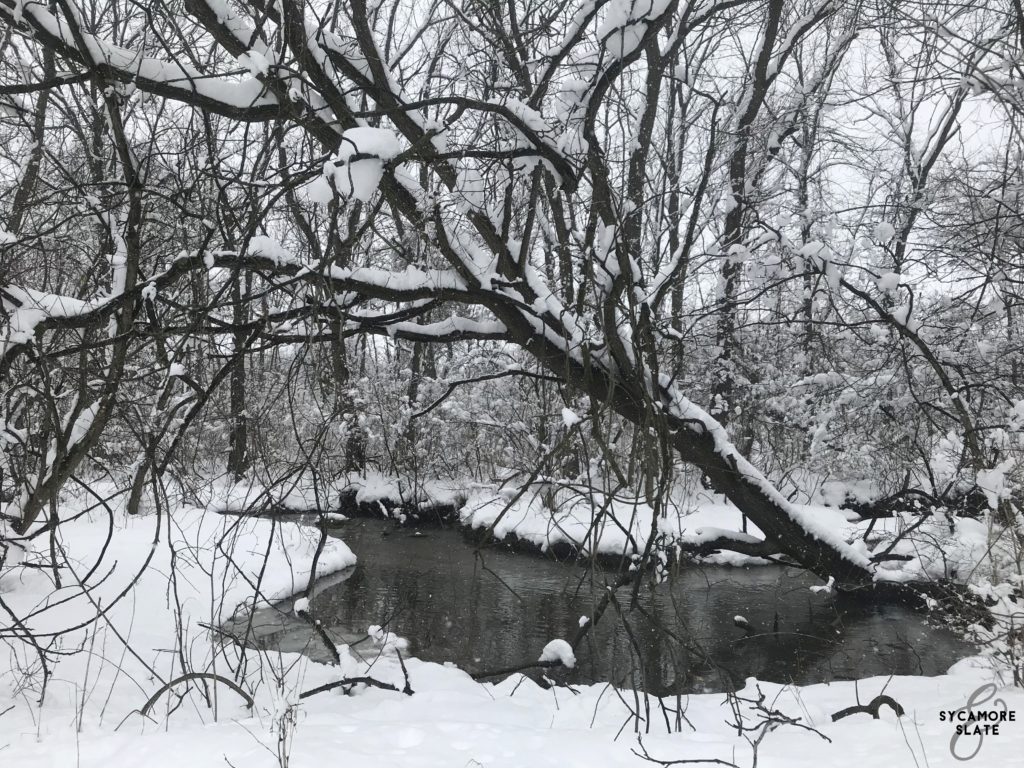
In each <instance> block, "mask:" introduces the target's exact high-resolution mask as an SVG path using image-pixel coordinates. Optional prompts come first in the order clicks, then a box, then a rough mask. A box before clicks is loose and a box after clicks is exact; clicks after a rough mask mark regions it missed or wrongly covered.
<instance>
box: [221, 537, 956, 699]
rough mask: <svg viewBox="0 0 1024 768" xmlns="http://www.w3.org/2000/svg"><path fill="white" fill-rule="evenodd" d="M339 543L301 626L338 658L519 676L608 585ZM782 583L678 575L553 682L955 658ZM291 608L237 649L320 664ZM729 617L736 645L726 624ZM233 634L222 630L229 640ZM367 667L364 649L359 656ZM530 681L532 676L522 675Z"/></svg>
mask: <svg viewBox="0 0 1024 768" xmlns="http://www.w3.org/2000/svg"><path fill="white" fill-rule="evenodd" d="M338 531H339V534H340V536H341V537H342V538H343V539H344V541H345V542H346V543H347V544H348V545H349V546H350V547H351V548H352V550H353V551H354V552H355V553H356V555H357V556H358V557H359V564H358V565H357V566H356V567H355V568H352V569H350V570H348V571H346V572H344V573H342V574H338V575H335V576H334V577H330V578H328V579H324V580H321V582H319V583H318V588H317V591H316V594H315V595H314V597H313V599H312V600H311V611H312V612H313V613H314V615H315V616H316V618H317V619H319V620H320V621H321V622H322V624H323V626H324V627H325V628H326V629H327V631H328V633H329V634H330V635H331V636H332V637H333V638H334V639H335V640H336V641H337V642H339V643H341V642H347V643H355V642H357V641H359V640H360V639H362V638H364V637H365V636H366V629H367V627H368V626H369V625H371V624H378V625H386V626H387V627H388V628H389V629H391V630H392V631H394V632H396V633H397V634H399V635H400V636H402V637H404V638H407V639H408V640H409V642H410V648H409V651H408V652H409V653H410V654H413V655H416V656H418V657H420V658H422V659H427V660H430V661H438V662H443V661H453V662H455V663H456V664H458V665H459V666H460V667H462V668H464V669H466V670H468V671H470V672H487V671H492V670H497V669H503V668H507V667H512V666H516V665H519V664H523V663H529V662H532V661H535V660H536V659H537V658H538V656H539V655H540V652H541V649H542V648H543V647H544V645H545V644H546V643H547V642H548V641H549V640H551V639H553V638H559V637H560V638H565V639H568V640H571V639H572V637H573V636H574V634H575V633H576V631H577V629H578V627H579V619H580V617H581V616H591V615H592V614H593V611H594V606H595V605H596V603H597V602H598V600H599V599H600V596H601V594H602V592H603V591H604V585H605V584H606V583H607V582H610V581H612V580H614V578H615V574H614V573H610V572H605V573H602V572H594V571H588V570H587V569H585V568H583V567H580V566H577V565H570V564H564V563H557V562H554V561H551V560H547V559H544V558H540V557H537V556H534V555H529V554H513V553H511V552H508V551H503V550H498V549H486V550H483V551H480V552H479V553H478V552H477V551H476V549H475V547H474V546H473V545H472V544H470V543H468V542H467V541H466V540H465V539H464V538H463V537H462V535H461V534H460V533H458V532H457V531H453V530H443V529H432V530H429V531H424V532H423V533H421V534H416V533H414V532H413V531H410V530H408V529H396V528H393V527H392V526H391V524H389V523H385V522H382V521H374V520H350V521H348V522H346V523H344V524H343V525H342V526H341V527H340V528H339V529H338ZM818 583H820V582H819V581H818V580H816V579H814V578H813V577H808V576H807V575H805V574H802V573H800V572H799V571H797V570H795V569H787V568H783V567H777V566H761V567H754V568H749V569H748V568H729V567H703V568H700V567H695V566H693V565H688V566H684V567H682V568H679V569H677V570H676V571H675V572H673V573H672V574H671V575H670V577H669V579H668V580H667V581H666V582H665V583H663V584H661V585H660V586H659V587H658V588H657V589H656V590H654V591H653V592H652V591H650V590H648V589H646V588H645V589H643V590H642V591H641V592H640V594H639V599H638V600H637V602H636V604H635V605H634V606H633V608H632V609H631V608H630V597H631V595H630V591H629V588H623V589H620V590H619V591H618V592H617V593H616V594H617V595H618V602H619V605H620V606H621V611H617V610H616V609H615V608H614V607H609V609H608V610H607V611H606V613H605V615H604V618H603V619H602V620H601V621H600V622H599V623H598V625H597V628H596V631H594V632H592V633H591V635H590V637H589V639H588V640H587V641H586V642H585V644H584V646H583V647H581V648H579V649H578V650H577V656H578V664H577V668H576V669H574V670H572V671H568V672H567V671H563V670H559V671H557V672H556V671H548V674H549V675H550V676H551V677H557V678H559V679H561V680H564V681H568V682H581V683H584V682H599V681H611V682H614V683H616V684H621V685H626V686H629V687H639V686H641V685H643V686H644V687H645V688H646V689H647V690H648V691H651V692H656V693H669V692H691V691H702V690H725V689H729V688H731V687H732V686H735V685H741V684H742V682H743V680H744V679H745V678H746V677H748V676H755V677H757V678H759V679H762V680H772V681H776V682H795V683H798V684H806V683H810V682H825V681H829V680H835V679H845V678H853V677H865V676H869V675H880V674H925V675H934V674H941V673H943V672H945V671H946V669H947V668H948V667H949V666H950V665H951V664H953V663H954V662H955V661H956V660H957V659H959V658H961V657H963V656H965V655H968V654H969V653H970V652H971V648H970V646H968V645H966V644H965V643H963V642H961V641H960V640H958V639H957V637H956V636H955V635H953V634H952V633H951V632H949V631H947V630H944V629H942V628H939V627H933V626H929V625H927V624H926V623H925V621H926V617H924V616H922V615H921V614H917V613H914V612H912V611H909V610H906V609H903V608H899V607H894V606H878V607H873V606H865V605H862V604H854V605H847V604H846V603H845V602H839V601H836V600H834V599H833V598H832V597H831V596H830V595H826V594H814V593H812V592H811V591H810V590H809V589H808V587H810V586H812V585H815V584H818ZM290 609H291V601H288V602H287V603H284V604H282V605H281V606H278V608H276V609H265V610H261V611H258V612H257V613H256V614H255V615H254V617H253V627H252V631H253V633H254V635H255V639H254V640H253V644H255V645H258V646H259V647H264V648H279V649H281V650H283V651H301V652H305V653H308V654H309V655H311V656H314V657H317V658H321V659H324V658H326V655H325V653H324V651H323V648H322V645H321V644H320V642H319V641H318V640H316V639H314V638H313V636H312V633H311V632H310V630H309V628H308V627H307V626H306V625H305V624H303V623H302V622H301V621H300V620H298V619H297V618H295V617H294V616H292V615H291V614H290V613H289V612H290ZM737 615H741V616H743V617H744V618H745V619H747V621H748V622H749V624H750V625H751V628H752V629H751V631H744V630H743V629H741V628H739V627H737V626H736V625H735V623H734V617H735V616H737ZM230 629H231V630H232V631H234V632H235V633H236V634H239V635H241V634H243V633H244V631H245V627H244V625H243V624H239V623H238V622H237V621H236V623H235V624H234V625H232V626H231V627H230ZM362 647H366V648H367V651H368V652H372V648H371V644H370V643H364V644H362V645H357V646H356V648H357V649H358V648H362ZM537 674H539V673H537Z"/></svg>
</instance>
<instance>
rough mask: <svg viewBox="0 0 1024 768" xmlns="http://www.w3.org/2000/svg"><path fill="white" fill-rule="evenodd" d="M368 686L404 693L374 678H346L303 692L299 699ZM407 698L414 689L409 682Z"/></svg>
mask: <svg viewBox="0 0 1024 768" xmlns="http://www.w3.org/2000/svg"><path fill="white" fill-rule="evenodd" d="M360 683H362V684H363V685H368V686H370V687H371V688H380V689H382V690H385V691H394V692H395V693H403V691H400V690H398V688H396V687H395V686H393V685H392V684H391V683H385V682H383V681H381V680H375V679H374V678H372V677H344V678H342V679H341V680H335V681H334V682H333V683H325V684H324V685H318V686H317V687H316V688H310V689H309V690H308V691H303V692H302V693H300V694H299V699H308V698H309V697H310V696H316V694H318V693H326V692H327V691H333V690H334V689H335V688H343V687H345V686H346V685H359V684H360ZM404 693H405V695H406V696H412V689H411V688H409V686H408V682H406V690H405V691H404Z"/></svg>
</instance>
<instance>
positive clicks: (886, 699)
mask: <svg viewBox="0 0 1024 768" xmlns="http://www.w3.org/2000/svg"><path fill="white" fill-rule="evenodd" d="M883 704H888V705H889V706H890V707H892V710H893V712H895V713H896V717H903V715H904V714H906V713H905V711H904V709H903V707H902V706H901V705H900V703H899V702H898V701H896V699H894V698H893V697H892V696H886V695H885V694H884V693H882V694H879V695H878V696H875V698H873V699H872V700H871V701H870V702H868V703H867V704H855V705H853V706H852V707H847V708H846V709H840V710H839V711H838V712H836V713H835V714H834V715H832V722H833V723H834V722H836V721H837V720H842V719H843V718H844V717H849V716H850V715H857V714H860V713H862V712H863V713H865V714H869V715H871V716H872V717H873V718H875V720H877V719H878V710H879V709H881V707H882V705H883Z"/></svg>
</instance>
